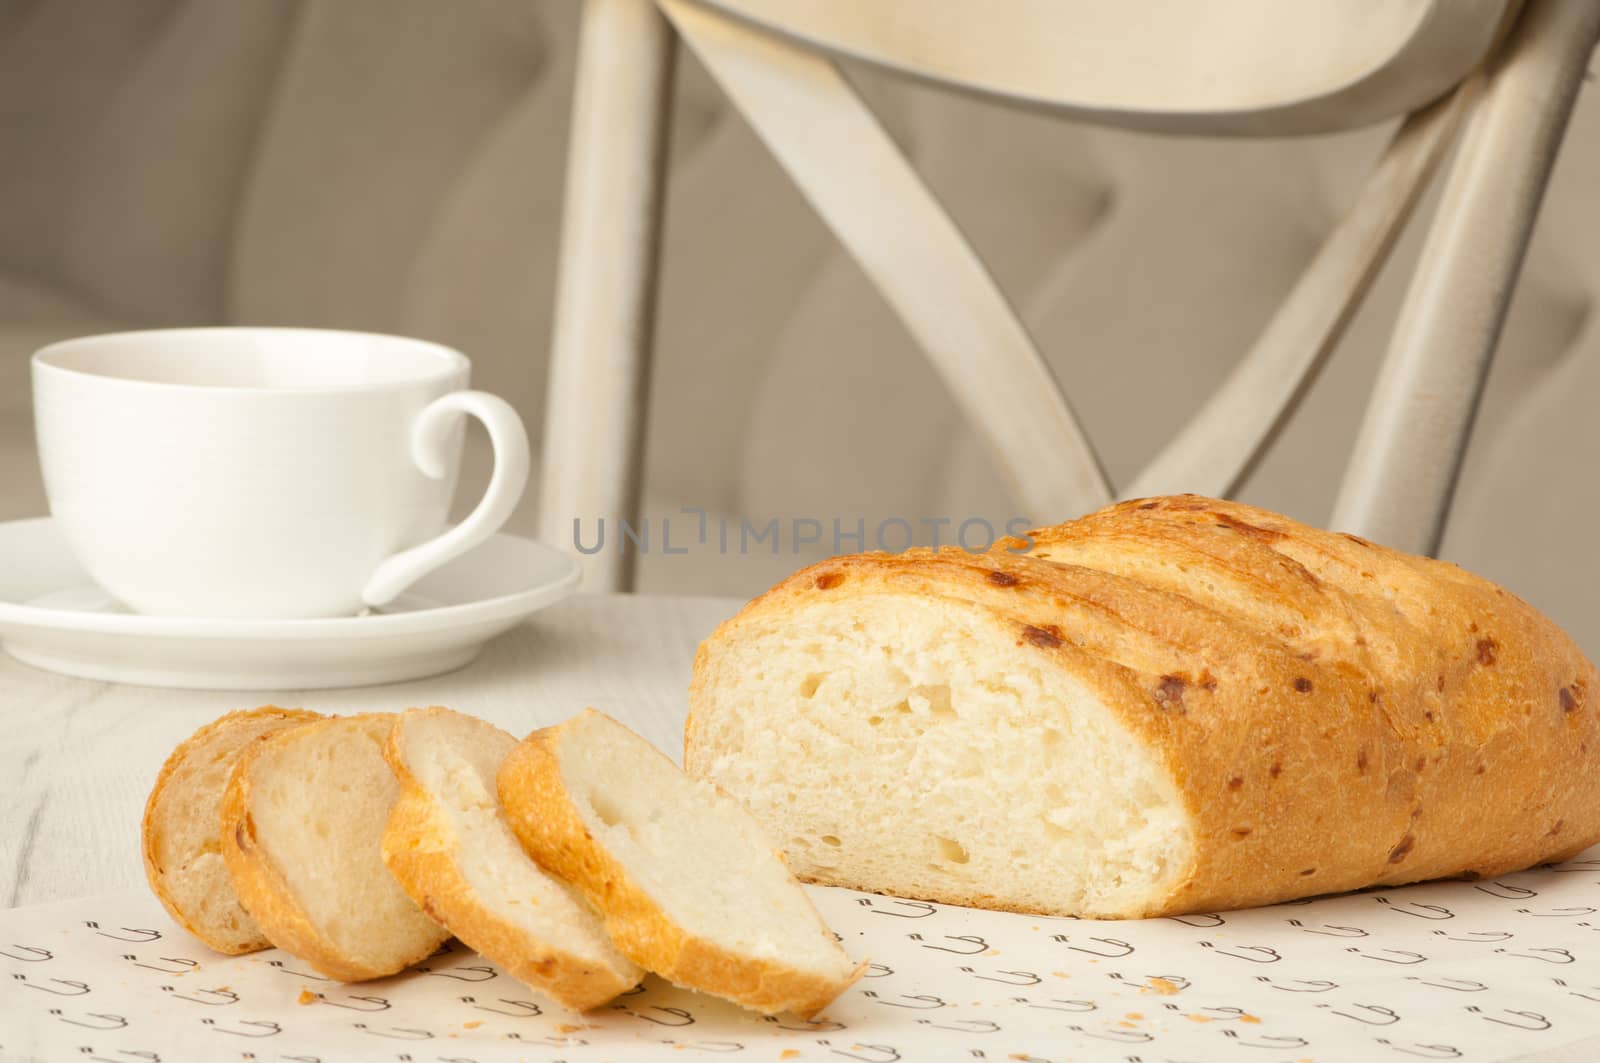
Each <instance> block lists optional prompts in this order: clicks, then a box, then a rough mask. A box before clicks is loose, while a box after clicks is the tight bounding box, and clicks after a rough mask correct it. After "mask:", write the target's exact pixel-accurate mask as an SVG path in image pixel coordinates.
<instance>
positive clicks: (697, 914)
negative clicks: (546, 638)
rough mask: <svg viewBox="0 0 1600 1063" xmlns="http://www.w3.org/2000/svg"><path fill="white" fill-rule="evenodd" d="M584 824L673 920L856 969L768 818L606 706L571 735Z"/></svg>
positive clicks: (765, 953)
mask: <svg viewBox="0 0 1600 1063" xmlns="http://www.w3.org/2000/svg"><path fill="white" fill-rule="evenodd" d="M560 734H561V739H560V740H561V748H560V763H561V776H562V782H563V784H564V785H565V786H566V788H567V791H568V793H569V794H570V795H571V797H572V800H573V803H574V805H575V806H576V807H577V809H578V813H579V815H580V817H581V818H582V819H583V822H584V826H585V827H587V828H588V830H589V831H590V833H591V834H593V835H594V837H595V839H596V841H598V842H599V843H600V844H601V845H603V846H604V847H605V848H606V849H607V850H608V851H609V852H610V853H611V855H612V856H613V857H614V858H615V859H616V860H618V861H619V862H620V863H621V864H622V865H623V866H624V867H626V868H627V870H628V874H629V875H631V876H632V877H633V878H634V880H635V881H636V882H637V884H638V885H639V886H640V887H641V888H642V889H644V891H645V892H646V893H648V894H649V895H650V896H651V898H652V899H653V900H654V901H655V902H656V903H657V904H658V905H659V906H660V907H661V908H662V909H663V911H664V912H665V913H666V915H667V917H668V918H669V919H671V920H672V921H673V922H675V923H676V924H678V926H680V927H681V928H682V929H683V930H684V931H685V932H686V933H688V934H689V935H691V936H695V937H700V938H704V939H706V940H708V941H710V942H711V943H713V944H715V945H718V946H720V947H722V948H725V949H728V950H731V951H736V952H739V953H743V954H748V955H752V956H755V957H759V958H763V959H772V960H775V961H780V962H782V963H784V964H786V965H789V966H793V967H799V968H810V969H812V970H814V971H817V972H819V973H821V974H823V975H825V976H826V977H829V978H838V979H842V978H845V977H847V976H848V975H849V972H850V971H851V969H852V965H851V963H850V961H849V959H848V958H847V957H846V956H845V955H844V953H843V951H842V950H841V949H840V948H839V947H838V946H837V945H836V944H835V942H834V940H833V935H832V933H831V932H830V931H829V930H828V929H827V928H826V927H825V926H824V925H823V923H822V920H821V918H820V917H819V916H818V915H817V913H816V910H815V909H814V908H813V907H812V906H811V902H810V901H809V900H808V899H807V898H806V896H805V892H804V890H803V888H802V887H801V886H800V884H799V883H798V882H796V881H795V880H794V877H793V876H792V875H791V874H790V873H789V871H788V869H787V868H785V867H784V865H783V862H782V860H781V858H780V857H779V856H778V853H777V851H776V850H775V849H774V847H773V843H772V842H771V841H770V840H769V839H768V838H767V837H766V835H765V834H764V832H763V831H762V829H761V827H760V826H759V824H757V823H756V821H755V820H754V819H752V818H751V817H750V815H749V813H748V812H746V811H745V810H744V809H743V808H741V807H740V806H739V804H738V803H737V802H736V801H733V800H731V799H730V798H728V797H727V796H726V795H723V794H720V793H718V792H717V791H716V788H715V787H713V786H711V785H709V784H707V783H704V782H699V781H697V780H694V779H690V778H689V777H688V776H686V775H684V774H683V772H682V771H680V770H679V769H678V767H677V766H676V765H675V764H673V763H672V762H671V761H670V760H668V759H667V758H666V757H665V756H663V755H662V754H661V753H660V752H659V751H657V750H656V749H655V747H654V746H651V745H650V744H649V743H648V742H646V741H645V740H644V739H643V738H640V737H639V736H638V735H635V734H634V733H633V732H631V731H629V730H628V729H627V728H625V727H623V726H622V725H620V724H618V723H617V722H616V721H614V720H612V719H610V718H609V717H607V716H604V715H602V714H601V713H597V712H593V711H589V712H584V713H582V714H580V715H578V716H576V717H574V718H573V719H572V720H571V721H569V722H568V723H567V724H565V725H563V727H562V728H561V731H560Z"/></svg>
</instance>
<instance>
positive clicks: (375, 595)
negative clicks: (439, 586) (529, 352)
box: [361, 391, 529, 606]
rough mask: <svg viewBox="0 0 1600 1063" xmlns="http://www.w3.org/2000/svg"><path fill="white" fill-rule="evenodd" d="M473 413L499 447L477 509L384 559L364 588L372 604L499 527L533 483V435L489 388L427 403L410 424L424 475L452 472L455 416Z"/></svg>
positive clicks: (414, 456) (392, 596) (391, 595)
mask: <svg viewBox="0 0 1600 1063" xmlns="http://www.w3.org/2000/svg"><path fill="white" fill-rule="evenodd" d="M466 414H470V415H472V416H473V417H476V418H477V419H478V420H480V421H482V422H483V426H484V427H485V428H486V429H488V430H489V441H490V442H491V443H492V444H493V445H494V472H493V473H492V474H491V475H490V477H489V489H488V490H487V491H485V492H484V493H483V500H482V501H481V502H479V503H478V507H477V508H476V509H474V510H473V511H472V512H471V513H469V514H468V515H467V519H466V520H463V521H462V522H461V523H460V524H457V525H456V526H455V527H453V528H451V529H449V530H448V531H446V532H443V533H441V534H440V535H438V536H436V537H435V538H432V539H429V540H428V541H427V542H425V543H423V544H421V545H420V546H413V547H411V548H410V549H409V550H402V551H401V552H400V553H398V554H394V555H392V556H390V557H387V558H385V559H384V560H383V562H382V563H381V564H379V565H378V567H377V569H376V570H375V571H374V572H373V573H372V576H371V578H370V579H368V580H367V585H366V586H365V587H364V588H362V590H361V600H362V601H364V602H366V604H367V605H370V606H379V605H386V604H388V603H389V602H392V601H393V600H394V599H395V598H396V597H397V596H398V595H399V594H400V592H401V591H403V590H405V589H406V588H407V587H409V586H411V584H413V583H415V582H416V581H417V580H419V579H421V578H422V577H423V576H425V575H426V574H428V573H429V572H432V571H433V570H434V569H436V568H438V567H439V566H440V565H442V564H444V563H445V562H447V561H451V560H454V559H455V558H457V557H460V556H461V555H462V554H464V553H466V552H467V551H468V550H471V549H472V548H473V547H474V546H477V545H478V544H479V543H481V542H483V541H484V540H486V539H488V538H489V537H490V536H491V535H493V534H494V533H495V532H497V531H499V530H500V526H501V525H502V524H504V523H505V522H506V521H507V520H508V519H509V518H510V517H511V513H512V511H513V510H515V509H516V508H517V502H518V500H520V499H521V498H522V489H523V488H524V487H526V486H527V483H528V464H529V457H528V433H527V431H526V430H525V429H524V428H523V427H522V419H521V418H520V417H518V416H517V411H516V410H514V409H512V408H511V404H510V403H509V402H507V401H506V400H505V399H502V398H500V397H499V396H497V395H491V394H489V393H488V392H486V391H452V392H450V393H449V394H447V395H441V396H440V397H439V398H437V399H434V400H433V401H432V402H430V403H428V405H427V406H426V407H424V408H423V411H422V412H421V413H420V414H418V415H417V420H416V423H415V424H413V425H412V426H411V459H412V460H413V461H415V462H416V463H417V468H419V469H421V470H422V472H423V474H424V475H426V476H429V477H432V478H433V479H435V480H441V479H443V478H444V477H445V475H446V474H448V473H449V471H450V469H449V462H448V456H447V455H446V453H445V438H446V436H447V434H448V433H449V431H450V429H451V428H452V427H454V425H455V423H456V420H457V419H458V418H459V417H461V416H463V415H466Z"/></svg>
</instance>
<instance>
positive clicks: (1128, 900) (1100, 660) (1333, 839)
mask: <svg viewBox="0 0 1600 1063" xmlns="http://www.w3.org/2000/svg"><path fill="white" fill-rule="evenodd" d="M1597 699H1600V673H1597V672H1596V670H1595V667H1594V665H1592V664H1591V663H1590V662H1589V661H1588V660H1586V659H1585V658H1584V655H1583V653H1582V652H1581V651H1580V650H1579V648H1578V647H1577V646H1576V645H1575V644H1574V643H1573V641H1572V640H1571V639H1570V638H1568V637H1567V636H1566V635H1565V634H1563V633H1562V632H1561V630H1560V629H1559V628H1557V627H1556V625H1555V624H1553V623H1552V622H1551V621H1550V620H1548V619H1547V618H1545V617H1543V616H1541V615H1540V614H1539V613H1537V612H1536V611H1535V610H1534V609H1533V608H1532V607H1531V606H1529V605H1528V604H1527V603H1525V602H1523V601H1521V600H1520V599H1518V598H1516V597H1515V596H1513V595H1511V594H1510V593H1508V592H1507V591H1505V590H1502V589H1501V588H1499V587H1496V586H1494V585H1493V584H1491V583H1489V582H1488V581H1487V580H1483V579H1480V578H1478V577H1476V576H1473V575H1471V574H1469V573H1467V572H1464V571H1462V570H1461V569H1459V568H1457V567H1456V566H1455V565H1451V564H1447V563H1445V562H1442V561H1436V560H1431V559H1429V558H1424V557H1413V556H1410V555H1407V554H1402V553H1399V552H1397V551H1394V550H1388V549H1385V548H1384V547H1382V546H1379V545H1377V544H1375V543H1372V542H1369V541H1367V540H1365V539H1362V538H1358V537H1356V536H1353V535H1345V534H1339V533H1334V532H1327V531H1321V530H1318V529H1316V528H1312V527H1308V526H1307V525H1304V524H1300V523H1298V522H1296V521H1293V520H1290V519H1289V518H1287V517H1284V516H1280V515H1278V514H1275V513H1270V512H1267V511H1266V510H1261V509H1256V508H1253V507H1251V506H1246V505H1242V504H1239V503H1236V502H1226V501H1221V500H1217V499H1207V498H1199V497H1196V496H1193V495H1183V496H1176V497H1170V498H1152V499H1145V500H1140V501H1136V502H1125V503H1121V504H1119V505H1116V506H1113V507H1111V508H1109V509H1105V510H1102V511H1100V512H1098V513H1094V514H1091V515H1089V516H1087V517H1083V518H1081V519H1079V520H1075V521H1071V522H1069V523H1067V524H1062V525H1058V526H1056V527H1052V528H1039V529H1035V530H1034V531H1032V532H1029V533H1028V536H1027V538H1026V540H1022V539H1008V540H1004V541H1001V542H999V543H996V544H995V545H994V547H993V548H992V549H991V550H990V551H989V552H988V553H986V554H969V553H967V552H966V551H964V550H959V549H955V548H951V549H948V550H945V551H941V552H939V553H932V552H929V551H926V550H913V551H907V552H906V553H903V554H898V555H891V554H884V553H878V554H861V555H857V556H853V557H839V558H834V559H833V560H830V561H825V562H823V563H821V564H819V565H815V566H813V567H811V568H808V569H805V570H804V571H802V572H799V573H797V574H796V575H794V576H792V577H791V578H789V579H787V580H785V581H784V582H783V583H781V584H779V585H778V586H777V587H775V588H774V589H773V590H771V591H769V592H767V593H766V594H764V595H762V596H761V597H759V598H757V599H755V600H754V601H753V602H751V603H750V604H749V605H748V606H747V607H746V608H745V609H744V610H743V611H742V612H741V613H740V614H739V615H738V616H737V617H735V618H734V619H733V620H731V621H729V622H728V623H726V624H724V625H723V626H722V627H721V628H720V629H718V631H717V632H716V633H715V634H714V635H712V636H711V638H709V639H708V640H706V642H705V643H704V645H702V647H701V649H700V653H699V656H698V658H697V659H696V662H695V674H694V682H693V685H692V687H691V688H690V694H689V717H688V722H687V726H686V732H685V749H684V763H685V766H686V767H687V769H688V771H689V772H690V774H692V775H694V776H696V777H699V778H702V779H705V780H706V781H708V782H713V783H715V784H716V785H718V786H721V787H723V788H725V789H726V790H727V791H728V792H729V793H730V794H732V795H733V796H735V797H736V798H738V799H739V800H741V801H743V802H744V803H745V805H746V806H747V807H748V808H749V809H750V810H751V812H752V813H753V814H754V815H755V816H756V818H757V819H758V820H759V821H760V822H761V823H762V824H763V825H764V826H765V827H766V828H767V829H768V830H769V831H771V832H772V834H773V836H774V837H776V838H778V839H781V840H782V843H783V844H784V845H785V846H787V847H788V856H789V860H790V862H791V864H792V866H793V867H794V869H795V870H796V872H797V873H798V874H799V875H800V876H801V877H803V878H808V879H811V880H813V881H817V882H823V883H827V884H829V885H837V886H851V887H854V888H856V889H864V890H873V891H878V892H883V893H892V894H896V895H898V896H901V897H921V898H927V899H930V900H936V901H944V902H947V903H953V904H971V905H978V906H982V907H989V908H1003V909H1011V910H1015V911H1032V912H1043V913H1048V914H1052V915H1086V916H1097V917H1113V918H1130V917H1139V916H1158V915H1175V914H1179V913H1183V912H1192V911H1201V912H1211V911H1216V910H1218V909H1221V908H1241V907H1249V906H1254V905H1263V904H1272V903H1276V902H1279V901H1285V900H1289V899H1292V898H1296V897H1303V896H1308V895H1311V894H1317V893H1328V892H1333V891H1342V890H1350V889H1358V888H1361V887H1365V886H1371V885H1393V884H1398V883H1404V882H1413V881H1419V880H1423V879H1430V878H1441V877H1445V876H1453V875H1463V874H1466V875H1470V876H1472V877H1474V878H1476V877H1483V878H1489V877H1492V876H1495V875H1499V874H1503V873H1505V872H1508V871H1512V870H1515V869H1518V868H1523V867H1528V866H1529V865H1532V864H1535V863H1539V862H1541V861H1546V860H1560V859H1564V858H1566V857H1570V856H1571V855H1573V854H1575V853H1577V852H1580V851H1581V850H1583V849H1585V848H1586V847H1588V846H1590V845H1593V844H1594V843H1595V842H1597V841H1600V800H1596V796H1595V789H1594V786H1593V783H1592V780H1593V779H1594V777H1595V773H1596V770H1597V769H1600V712H1597V711H1596V707H1597Z"/></svg>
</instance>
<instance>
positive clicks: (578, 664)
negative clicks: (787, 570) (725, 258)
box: [0, 595, 1600, 1063]
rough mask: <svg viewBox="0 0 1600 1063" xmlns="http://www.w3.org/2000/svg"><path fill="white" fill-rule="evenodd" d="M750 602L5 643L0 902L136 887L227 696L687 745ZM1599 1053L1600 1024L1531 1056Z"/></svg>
mask: <svg viewBox="0 0 1600 1063" xmlns="http://www.w3.org/2000/svg"><path fill="white" fill-rule="evenodd" d="M740 604H741V602H740V601H738V600H736V599H730V598H661V597H649V596H626V595H579V596H577V597H575V598H572V599H569V600H568V601H565V602H562V603H560V604H558V605H556V606H552V607H551V608H550V609H547V610H544V611H543V612H541V613H539V614H537V615H536V616H535V617H534V618H533V619H531V620H530V621H529V622H527V623H526V624H524V625H522V626H521V627H519V628H517V629H515V630H513V631H511V632H510V633H508V634H506V635H503V636H501V637H500V638H498V639H496V640H495V641H493V642H491V643H490V644H489V645H488V647H486V648H485V650H484V652H483V654H482V655H481V656H480V657H479V658H478V660H476V661H475V662H474V663H473V664H471V665H469V666H468V667H466V668H464V669H461V670H460V671H457V672H452V673H448V674H446V675H441V676H434V677H432V678H430V679H423V680H418V681H415V682H409V683H398V684H394V685H391V686H378V687H361V688H355V689H349V690H331V691H307V690H284V691H279V692H246V693H241V692H229V691H194V690H164V689H156V688H148V687H131V686H122V685H118V684H113V683H100V682H92V681H88V680H82V679H71V678H67V677H64V676H58V675H53V674H51V673H48V672H41V671H37V670H35V669H33V668H29V667H27V666H26V665H23V664H19V663H17V662H16V661H13V660H12V659H11V658H10V657H7V656H4V655H0V780H3V781H0V905H3V906H4V907H17V906H21V905H29V904H42V903H48V902H51V901H59V900H67V899H71V898H74V897H83V896H93V895H97V894H105V893H110V892H114V891H118V890H124V889H129V888H137V887H140V886H141V885H142V884H143V882H144V875H143V869H142V866H141V863H140V855H139V818H140V815H141V813H142V812H143V808H144V800H145V796H146V794H147V793H148V791H149V789H150V785H151V783H152V782H153V781H154V779H155V775H156V772H157V770H158V769H159V768H160V766H161V763H162V761H163V760H164V759H165V758H166V755H167V753H168V752H169V751H170V750H171V749H172V747H173V746H174V745H176V744H177V743H178V742H180V741H181V740H182V739H183V738H184V737H186V736H187V735H188V734H190V733H191V732H192V731H194V730H195V728H197V727H199V726H200V725H201V724H203V723H206V722H207V721H209V720H212V719H214V718H215V717H217V716H219V715H221V714H222V713H224V712H227V711H229V710H232V709H237V708H250V707H253V706H256V705H262V704H267V703H275V704H279V705H286V706H300V707H304V708H308V709H315V710H317V711H321V712H341V713H348V712H366V711H380V710H395V709H403V708H407V707H409V706H413V705H448V706H449V707H451V708H454V709H459V710H461V711H463V712H469V713H472V714H474V715H477V716H481V717H483V718H484V719H487V720H490V721H492V722H494V723H496V724H498V725H499V726H501V727H504V728H505V729H506V730H508V731H511V732H512V733H514V734H519V735H520V734H524V733H526V732H528V731H530V730H532V729H534V728H536V727H541V726H544V725H546V724H550V723H555V722H557V721H559V720H561V719H564V718H565V717H567V716H568V715H570V714H571V713H573V712H575V711H576V710H578V709H580V708H582V707H584V706H585V705H593V706H594V707H596V708H600V709H604V710H605V711H607V712H609V713H611V714H613V715H614V716H616V717H617V718H618V719H621V720H623V721H624V722H626V723H627V724H628V725H629V726H631V727H633V728H635V729H636V730H638V731H639V732H640V733H641V734H643V735H644V736H645V737H647V738H649V739H650V740H651V741H652V742H654V743H655V744H656V745H658V746H660V747H661V748H662V749H664V750H666V751H668V752H670V753H672V754H673V755H674V756H675V757H677V756H678V755H679V754H680V752H681V744H682V736H683V720H684V715H685V712H686V709H687V688H688V683H689V676H690V670H691V666H692V664H693V660H694V651H695V647H696V646H697V645H698V644H699V642H700V640H701V639H703V638H705V636H707V635H708V634H710V633H711V631H712V629H713V628H715V627H716V625H717V624H718V623H720V622H721V621H722V620H723V619H725V618H727V617H728V616H731V615H732V614H733V613H734V612H735V611H736V610H737V609H738V608H739V606H740ZM1520 1058H1521V1060H1523V1061H1527V1063H1589V1061H1592V1060H1595V1059H1600V1040H1588V1041H1583V1042H1580V1043H1577V1044H1572V1045H1567V1046H1565V1047H1563V1048H1561V1049H1557V1050H1555V1051H1550V1052H1541V1053H1537V1054H1532V1055H1528V1056H1524V1057H1520Z"/></svg>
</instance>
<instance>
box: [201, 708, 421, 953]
mask: <svg viewBox="0 0 1600 1063" xmlns="http://www.w3.org/2000/svg"><path fill="white" fill-rule="evenodd" d="M393 722H394V717H393V716H391V715H388V714H368V715H361V716H344V717H336V718H331V719H326V720H319V721H317V722H315V723H309V724H305V725H303V726H301V727H297V728H294V729H292V730H288V731H282V732H279V733H278V734H275V735H272V736H270V737H268V738H265V739H263V740H262V741H260V742H259V743H257V744H255V745H253V746H251V747H250V748H249V749H248V750H247V751H246V753H245V755H244V756H243V757H241V758H240V761H239V765H238V767H237V768H235V769H234V773H233V777H232V779H231V780H230V781H229V783H228V788H227V791H226V793H225V795H224V797H223V801H222V852H223V856H224V858H225V859H226V860H227V864H228V871H229V873H230V874H231V875H232V876H233V882H234V888H235V889H237V890H238V892H239V898H240V900H241V901H242V902H243V903H244V906H245V907H246V908H247V909H249V911H250V913H251V914H252V915H253V916H255V919H256V922H257V923H258V924H259V925H260V927H261V929H262V931H263V932H264V933H265V934H266V935H267V937H268V938H269V939H270V940H271V941H272V943H273V944H274V945H276V946H278V947H279V948H281V949H284V950H285V951H287V952H291V953H293V954H294V955H296V956H298V957H300V958H301V959H303V960H305V961H306V962H307V963H309V964H311V965H312V966H313V967H315V968H316V969H317V970H318V971H320V972H322V973H323V974H325V975H328V976H329V977H330V978H338V979H340V980H342V981H346V982H356V981H362V980H364V979H368V978H381V977H384V976H385V975H391V974H394V973H396V972H398V971H400V970H403V969H404V968H406V967H407V966H409V965H411V964H413V963H416V962H418V961H419V960H421V959H423V958H424V957H426V956H427V955H428V954H429V953H431V952H432V951H433V950H434V949H436V948H437V947H438V946H439V945H440V944H441V943H442V942H443V941H444V940H445V939H446V938H448V937H449V936H450V935H449V932H448V931H446V930H445V929H444V928H443V927H441V926H439V924H437V923H435V922H434V921H433V920H432V919H430V918H428V917H427V916H426V915H425V914H423V912H422V910H421V909H420V908H418V907H417V905H416V904H415V903H414V902H413V901H412V900H411V898H410V897H408V896H407V895H406V892H405V890H403V889H401V888H400V884H399V883H398V882H396V881H395V880H394V877H393V876H392V875H390V874H389V872H388V870H387V869H386V868H385V867H384V866H383V858H382V855H381V852H380V847H381V841H382V838H383V831H384V827H385V826H386V825H387V824H388V822H389V810H390V808H391V806H393V804H394V801H395V798H396V797H398V796H399V789H400V787H399V783H398V782H396V780H395V777H394V773H393V772H392V771H390V770H389V765H388V764H387V763H386V762H385V761H384V759H383V746H384V742H385V740H386V739H387V738H388V735H389V728H390V726H391V725H392V724H393Z"/></svg>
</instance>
